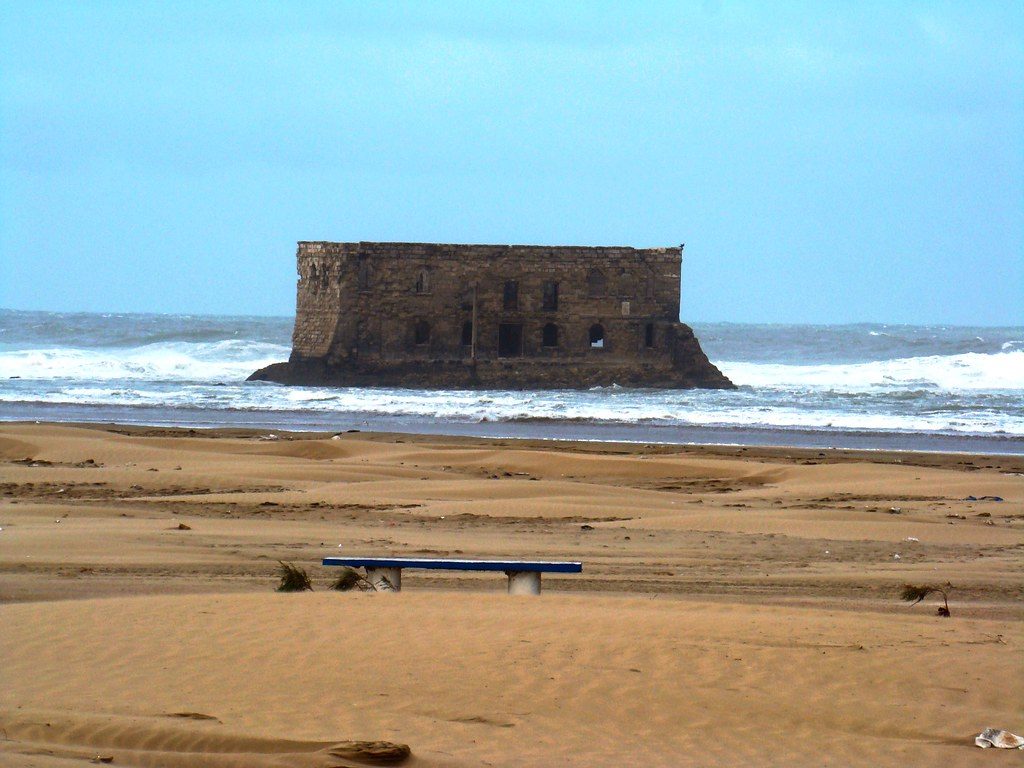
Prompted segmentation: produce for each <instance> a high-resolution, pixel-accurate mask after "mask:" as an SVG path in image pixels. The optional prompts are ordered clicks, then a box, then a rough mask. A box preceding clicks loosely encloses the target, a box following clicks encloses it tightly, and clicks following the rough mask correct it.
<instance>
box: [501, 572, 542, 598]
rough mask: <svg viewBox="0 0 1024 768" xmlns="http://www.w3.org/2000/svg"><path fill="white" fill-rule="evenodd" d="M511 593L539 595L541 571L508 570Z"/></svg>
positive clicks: (509, 591)
mask: <svg viewBox="0 0 1024 768" xmlns="http://www.w3.org/2000/svg"><path fill="white" fill-rule="evenodd" d="M505 573H507V574H508V593H509V594H510V595H539V594H540V573H539V572H538V571H506V572H505Z"/></svg>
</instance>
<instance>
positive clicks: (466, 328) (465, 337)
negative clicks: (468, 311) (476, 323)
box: [462, 320, 473, 347]
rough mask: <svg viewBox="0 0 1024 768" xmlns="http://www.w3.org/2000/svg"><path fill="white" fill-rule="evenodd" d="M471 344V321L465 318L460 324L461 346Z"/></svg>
mask: <svg viewBox="0 0 1024 768" xmlns="http://www.w3.org/2000/svg"><path fill="white" fill-rule="evenodd" d="M472 345H473V321H472V320H467V321H466V322H464V323H463V324H462V346H464V347H469V346H472Z"/></svg>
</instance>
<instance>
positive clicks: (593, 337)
mask: <svg viewBox="0 0 1024 768" xmlns="http://www.w3.org/2000/svg"><path fill="white" fill-rule="evenodd" d="M590 348H591V349H604V326H603V325H601V324H600V323H594V324H593V325H592V326H590Z"/></svg>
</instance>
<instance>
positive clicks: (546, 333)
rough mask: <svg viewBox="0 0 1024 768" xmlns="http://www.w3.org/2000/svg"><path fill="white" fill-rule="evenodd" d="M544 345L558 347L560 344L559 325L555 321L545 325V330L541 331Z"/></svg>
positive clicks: (542, 344) (541, 342)
mask: <svg viewBox="0 0 1024 768" xmlns="http://www.w3.org/2000/svg"><path fill="white" fill-rule="evenodd" d="M540 344H541V346H542V347H557V346H558V326H557V325H555V324H554V323H548V324H547V325H545V326H544V330H543V331H542V332H541V341H540Z"/></svg>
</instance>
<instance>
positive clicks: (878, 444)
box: [0, 403, 1024, 456]
mask: <svg viewBox="0 0 1024 768" xmlns="http://www.w3.org/2000/svg"><path fill="white" fill-rule="evenodd" d="M168 414H170V415H171V418H168ZM58 416H59V418H56V417H58ZM34 422H38V423H53V424H87V423H90V424H133V425H138V426H151V427H162V428H174V427H186V428H195V429H235V428H237V429H254V430H276V431H293V432H337V431H345V430H348V429H359V430H360V431H366V432H371V431H372V432H383V433H401V434H429V435H435V436H450V437H479V438H490V439H500V440H510V439H527V440H550V441H557V440H570V441H587V442H599V443H605V442H607V443H633V444H644V443H655V444H661V445H717V446H730V447H732V446H735V447H748V448H752V447H772V448H794V449H808V450H811V449H817V450H822V449H846V450H863V451H898V452H928V453H957V454H968V455H1002V456H1018V455H1021V456H1024V437H1017V436H1011V435H999V436H996V435H957V434H948V433H943V434H935V433H921V432H914V433H909V432H880V431H868V430H819V429H803V428H778V427H764V428H761V427H738V426H737V427H732V426H661V425H654V424H624V423H619V424H612V423H605V424H598V423H588V422H581V421H572V420H566V421H547V420H518V421H481V422H466V421H464V422H456V421H443V420H440V419H429V418H425V417H419V416H409V417H405V416H380V415H376V414H368V413H360V414H346V415H343V416H336V415H333V414H330V413H317V412H311V411H275V412H270V411H266V412H257V411H230V410H217V411H212V410H202V409H183V408H182V409H170V408H165V407H132V408H125V407H111V406H88V405H84V406H83V405H67V404H60V405H47V404H37V405H35V406H33V407H27V406H26V405H25V404H23V403H19V404H18V405H17V407H16V408H11V407H10V406H8V405H7V404H4V403H0V424H5V423H7V424H11V423H34Z"/></svg>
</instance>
